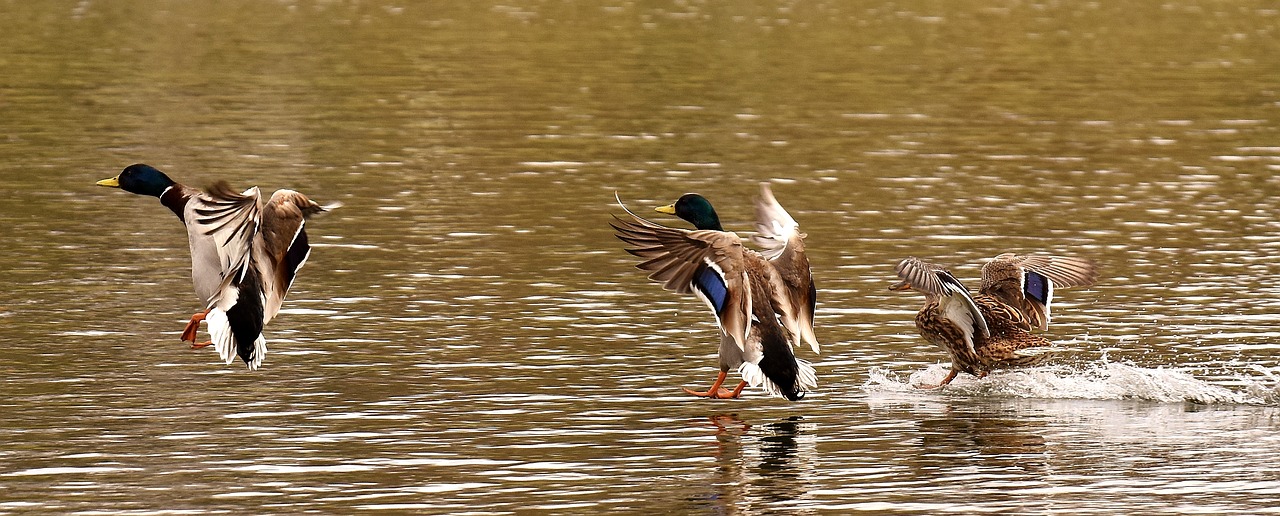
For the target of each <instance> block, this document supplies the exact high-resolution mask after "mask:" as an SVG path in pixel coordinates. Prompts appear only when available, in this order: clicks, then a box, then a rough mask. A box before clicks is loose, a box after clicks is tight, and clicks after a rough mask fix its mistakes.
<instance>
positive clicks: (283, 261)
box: [98, 164, 341, 370]
mask: <svg viewBox="0 0 1280 516" xmlns="http://www.w3.org/2000/svg"><path fill="white" fill-rule="evenodd" d="M98 185H100V186H108V187H112V188H119V189H121V190H124V191H126V192H129V193H134V194H139V195H148V196H152V197H157V198H159V199H160V204H162V205H164V207H166V208H169V210H170V211H172V212H173V213H174V215H177V216H178V219H179V220H181V221H182V223H183V224H184V225H185V226H186V227H187V237H188V239H189V240H190V243H191V280H192V282H193V283H194V284H195V290H196V295H198V296H199V297H200V299H201V300H202V301H204V303H205V309H204V310H203V311H201V312H197V313H196V314H195V315H192V316H191V321H190V322H188V323H187V327H186V328H185V329H184V330H183V331H182V340H184V341H190V342H191V343H192V344H191V347H192V348H193V349H194V348H202V347H205V346H208V345H210V344H212V345H213V346H214V348H215V349H217V350H218V354H219V355H220V356H221V357H222V359H223V360H225V361H226V363H228V364H230V363H231V362H232V361H233V360H235V358H236V357H237V356H239V357H240V359H241V360H243V361H244V363H245V364H246V365H248V366H249V369H250V370H254V369H257V368H258V367H259V366H261V365H262V360H263V358H264V357H266V354H267V341H266V339H265V338H263V336H262V329H263V327H264V326H266V324H267V323H268V322H270V321H271V319H272V318H273V317H275V315H276V313H278V312H279V311H280V305H281V304H282V303H283V302H284V297H285V295H286V294H288V292H289V287H290V286H291V285H293V279H294V276H295V275H297V273H298V269H300V268H302V265H303V264H305V263H306V261H307V257H308V256H309V255H310V254H311V246H310V245H309V244H308V243H307V233H306V231H304V230H303V226H304V225H305V221H306V219H307V218H308V217H310V216H311V215H314V214H316V213H320V212H323V211H327V210H331V209H333V208H335V207H337V206H341V204H334V205H330V206H320V205H319V204H316V203H315V202H313V201H312V200H311V199H308V198H307V196H305V195H303V194H300V193H298V192H295V191H293V190H276V192H275V193H273V194H272V195H271V199H269V200H268V201H267V202H266V204H265V205H264V204H263V202H262V198H261V194H260V192H259V190H258V187H256V186H255V187H253V188H250V189H248V190H245V191H244V192H242V193H236V192H235V190H233V189H231V187H230V186H228V185H227V183H226V182H223V181H219V182H218V183H215V184H214V185H213V186H211V187H209V189H207V190H205V191H200V190H197V189H195V188H191V187H189V186H186V185H183V184H180V183H177V182H175V181H174V180H172V179H169V176H166V175H165V174H164V173H163V172H160V171H159V170H156V169H155V168H153V167H151V166H148V165H143V164H136V165H130V166H129V167H127V168H125V169H124V171H122V172H120V174H119V175H117V176H116V177H113V178H109V179H103V180H102V181H98ZM202 320H203V321H207V322H208V325H209V336H210V342H205V343H202V344H196V343H195V340H196V331H197V330H199V328H200V321H202Z"/></svg>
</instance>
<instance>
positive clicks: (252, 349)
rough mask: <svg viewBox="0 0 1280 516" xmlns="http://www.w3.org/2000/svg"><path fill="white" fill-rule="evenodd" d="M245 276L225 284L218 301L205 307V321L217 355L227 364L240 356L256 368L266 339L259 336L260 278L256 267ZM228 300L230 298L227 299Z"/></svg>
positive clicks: (261, 319)
mask: <svg viewBox="0 0 1280 516" xmlns="http://www.w3.org/2000/svg"><path fill="white" fill-rule="evenodd" d="M251 269H252V270H251V271H250V273H249V274H247V275H246V276H245V280H244V281H243V282H242V283H240V284H239V285H234V286H228V287H227V289H228V290H226V291H224V294H226V295H224V296H222V297H221V299H220V300H219V302H218V303H217V304H216V305H214V306H211V307H209V314H208V315H206V316H205V322H207V323H208V324H209V337H210V340H211V341H213V346H214V349H216V350H218V356H219V357H222V360H223V361H224V362H226V363H227V364H230V363H231V362H234V361H235V359H236V357H240V359H241V360H243V361H244V363H245V365H247V366H249V370H250V371H254V370H257V369H258V367H260V366H261V365H262V360H263V359H264V358H266V355H267V340H266V339H265V338H264V337H263V336H262V328H263V326H264V325H265V324H266V319H265V315H266V314H265V312H264V309H263V300H262V288H261V278H260V277H259V274H258V272H257V269H253V268H251ZM230 300H234V301H233V302H231V301H230Z"/></svg>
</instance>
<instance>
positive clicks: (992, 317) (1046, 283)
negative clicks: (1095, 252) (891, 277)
mask: <svg viewBox="0 0 1280 516" xmlns="http://www.w3.org/2000/svg"><path fill="white" fill-rule="evenodd" d="M897 271H898V277H900V278H902V281H901V282H898V283H897V284H895V285H893V286H891V287H889V290H917V291H920V292H923V293H924V295H925V304H924V308H921V309H920V312H919V313H917V314H916V328H918V329H919V330H920V334H921V335H923V336H924V338H925V339H926V340H928V341H929V342H932V343H934V344H936V345H938V346H940V347H942V349H945V350H947V353H948V354H949V355H951V371H950V372H949V373H948V374H947V377H946V378H944V379H943V380H942V383H939V384H938V385H931V386H921V387H922V388H928V389H932V388H937V387H941V386H943V385H946V384H948V383H951V380H954V379H955V377H956V375H957V374H959V373H962V372H964V373H969V374H972V375H975V376H977V377H978V378H982V377H985V376H986V375H987V373H990V372H991V371H992V370H994V369H1002V368H1008V367H1018V366H1031V365H1035V364H1038V363H1040V362H1041V361H1042V360H1043V359H1044V358H1046V357H1047V356H1048V355H1044V354H1041V355H1031V356H1028V355H1022V354H1019V353H1018V350H1021V349H1026V348H1030V347H1036V346H1048V345H1051V344H1052V343H1051V342H1049V340H1048V339H1045V338H1044V337H1041V336H1039V335H1035V334H1033V333H1031V331H1032V330H1033V329H1038V330H1045V329H1047V328H1048V327H1049V307H1050V305H1051V304H1052V302H1053V291H1054V289H1055V288H1068V287H1087V286H1090V285H1093V284H1094V282H1096V281H1097V280H1098V271H1097V267H1095V266H1094V264H1093V262H1092V261H1089V260H1086V259H1083V258H1068V257H1062V256H1049V255H1044V254H1028V255H1016V254H1013V253H1005V254H1001V255H1000V256H997V257H995V258H993V259H992V260H991V261H990V262H987V264H986V265H983V266H982V286H981V288H979V289H978V295H976V296H973V295H970V294H969V289H967V288H965V286H964V285H963V284H961V283H960V281H959V280H957V279H956V277H955V276H952V275H951V273H950V272H948V271H947V270H946V269H945V268H943V267H942V266H939V265H935V264H932V263H928V262H925V261H923V260H920V259H919V258H914V257H912V258H907V259H905V260H902V261H901V262H900V263H898V267H897Z"/></svg>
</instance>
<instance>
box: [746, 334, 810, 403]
mask: <svg viewBox="0 0 1280 516" xmlns="http://www.w3.org/2000/svg"><path fill="white" fill-rule="evenodd" d="M778 333H780V332H778ZM779 336H780V335H779ZM761 344H762V347H763V349H762V350H761V351H762V353H761V355H760V359H759V360H758V361H755V362H752V361H746V362H743V363H742V365H741V366H739V367H738V373H739V374H741V375H742V379H743V381H745V382H747V383H748V384H750V385H751V386H752V387H761V388H763V389H764V391H765V392H767V393H769V394H771V395H774V396H781V397H783V398H786V399H788V400H791V401H799V400H800V399H802V398H804V394H805V393H806V392H809V391H811V390H813V389H816V388H817V387H818V375H817V373H816V372H815V371H814V369H813V366H812V365H810V364H809V362H806V361H804V360H800V359H797V358H796V357H795V355H794V354H792V353H791V344H790V343H789V342H788V341H787V339H785V338H776V339H775V338H768V336H766V337H765V338H764V339H762V342H761Z"/></svg>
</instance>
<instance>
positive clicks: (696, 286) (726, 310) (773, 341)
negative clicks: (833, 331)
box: [611, 183, 818, 401]
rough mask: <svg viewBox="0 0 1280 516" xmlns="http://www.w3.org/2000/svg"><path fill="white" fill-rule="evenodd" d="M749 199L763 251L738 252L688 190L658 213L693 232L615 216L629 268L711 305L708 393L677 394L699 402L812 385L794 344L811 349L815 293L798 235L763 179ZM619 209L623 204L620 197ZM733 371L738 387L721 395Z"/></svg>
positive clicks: (737, 244) (786, 393)
mask: <svg viewBox="0 0 1280 516" xmlns="http://www.w3.org/2000/svg"><path fill="white" fill-rule="evenodd" d="M760 194H761V195H760V198H759V199H757V201H756V217H757V223H756V228H757V230H758V231H759V234H757V235H756V236H755V237H754V238H753V240H754V241H755V242H756V243H757V245H759V246H760V247H761V248H762V249H763V253H761V252H756V251H753V250H750V249H747V248H745V247H744V246H743V245H742V239H741V238H739V237H738V235H736V234H734V233H731V232H728V231H725V230H724V228H723V227H721V225H720V218H719V217H718V216H717V215H716V211H715V209H714V208H713V207H712V206H711V203H710V202H709V201H707V199H706V198H704V197H702V196H701V195H698V194H686V195H684V196H682V197H680V199H679V200H677V201H676V202H675V203H674V204H671V205H669V206H663V207H660V208H656V210H657V211H659V212H661V213H666V214H671V215H675V216H677V217H679V218H681V219H684V220H686V221H688V222H690V223H692V224H693V225H694V227H695V228H697V229H694V230H688V229H679V228H670V227H666V226H663V225H660V224H658V223H655V222H652V221H649V220H647V219H645V218H643V217H640V216H639V215H636V214H635V213H633V212H632V211H631V210H628V209H627V207H626V206H622V209H624V210H626V212H627V214H628V215H630V217H631V219H632V220H624V219H622V218H620V217H617V216H614V219H615V220H614V222H612V223H611V225H612V226H613V228H614V230H615V231H616V232H617V233H616V234H617V237H618V238H619V239H621V240H622V241H623V242H626V243H628V244H631V245H633V246H635V247H632V248H630V249H627V252H629V253H631V254H633V255H635V256H638V257H640V258H644V259H645V261H644V262H643V263H641V264H639V265H637V266H636V267H637V268H639V269H641V270H645V271H650V272H651V274H650V275H649V278H650V279H653V280H654V281H657V282H660V283H662V284H663V287H664V288H666V289H667V290H672V291H675V292H679V293H690V292H692V293H693V294H694V295H696V296H697V297H698V298H699V299H701V300H702V301H703V302H705V303H706V304H707V306H708V307H710V308H711V311H712V312H713V313H714V314H715V316H716V322H717V323H718V325H719V327H720V332H721V338H720V374H719V376H718V377H717V378H716V381H715V383H714V384H712V386H711V388H710V389H708V390H706V391H705V392H699V391H694V390H692V389H688V388H686V389H684V391H685V392H687V393H689V394H692V395H695V396H701V397H706V398H737V397H738V396H739V395H740V394H741V393H742V389H743V388H745V387H746V386H747V385H748V384H750V385H752V386H763V388H764V390H765V392H768V393H770V394H773V395H778V396H782V397H785V398H787V399H789V400H792V401H795V400H799V399H800V398H803V397H804V393H805V392H807V391H809V390H812V389H814V388H816V387H817V384H818V380H817V376H816V374H815V373H814V370H813V366H811V365H809V363H808V362H805V361H804V360H800V359H797V358H796V357H795V355H794V354H793V353H792V351H791V346H792V344H794V345H796V346H799V345H800V344H801V343H802V342H804V343H808V344H809V346H810V347H811V348H812V349H813V351H814V353H817V352H818V341H817V338H816V337H814V333H813V312H814V307H815V305H816V303H817V289H816V288H815V287H814V283H813V275H812V274H811V273H810V271H809V259H808V258H807V257H806V256H805V252H804V238H805V235H804V234H803V233H800V231H799V228H800V226H799V224H797V223H796V221H795V219H793V218H791V215H790V214H788V213H787V211H786V210H784V209H783V208H782V206H781V205H780V204H778V201H777V199H775V198H774V196H773V191H772V190H771V189H770V188H769V184H768V183H761V185H760ZM618 204H619V205H622V201H621V200H619V201H618ZM730 369H737V370H738V372H739V374H741V376H742V381H740V382H739V383H738V386H737V387H736V388H735V389H733V390H732V391H730V390H728V389H724V388H722V387H721V386H722V385H723V384H724V381H725V377H726V376H727V375H728V372H729V370H730Z"/></svg>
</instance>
